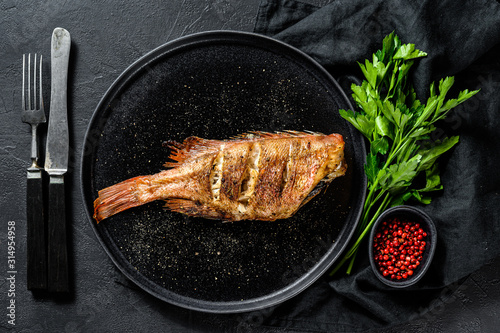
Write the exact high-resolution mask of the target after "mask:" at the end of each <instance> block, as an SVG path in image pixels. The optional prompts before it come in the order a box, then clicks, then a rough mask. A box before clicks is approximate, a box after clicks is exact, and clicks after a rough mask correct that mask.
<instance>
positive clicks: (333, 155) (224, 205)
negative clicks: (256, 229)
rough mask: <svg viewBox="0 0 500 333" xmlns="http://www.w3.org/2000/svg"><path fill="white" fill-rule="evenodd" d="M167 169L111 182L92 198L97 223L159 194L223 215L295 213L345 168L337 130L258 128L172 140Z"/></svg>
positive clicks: (183, 208)
mask: <svg viewBox="0 0 500 333" xmlns="http://www.w3.org/2000/svg"><path fill="white" fill-rule="evenodd" d="M167 145H168V146H169V147H170V148H171V149H172V153H171V155H170V157H169V158H170V159H171V160H172V162H167V163H165V165H164V166H165V167H168V168H169V169H167V170H164V171H162V172H160V173H157V174H154V175H148V176H139V177H135V178H131V179H128V180H125V181H122V182H121V183H118V184H116V185H112V186H110V187H107V188H105V189H103V190H101V191H99V193H98V198H97V199H96V200H95V201H94V218H95V220H96V221H97V222H98V223H99V222H100V221H101V220H103V219H105V218H108V217H110V216H112V215H114V214H117V213H119V212H121V211H124V210H126V209H129V208H132V207H136V206H139V205H143V204H146V203H148V202H151V201H155V200H165V201H166V205H165V206H166V208H168V209H170V210H172V211H175V212H179V213H183V214H187V215H190V216H198V217H204V218H209V219H221V220H224V221H239V220H264V221H274V220H277V219H285V218H289V217H290V216H292V215H293V214H294V213H295V212H296V211H297V210H298V209H299V208H300V207H302V206H303V205H304V204H306V203H307V202H308V201H309V200H311V199H312V198H313V197H314V196H315V195H317V194H318V193H319V192H320V190H321V188H323V187H324V186H321V185H327V184H328V183H330V182H331V181H332V180H333V179H335V178H336V177H339V176H342V175H344V174H345V172H346V168H347V165H346V164H345V161H344V140H343V138H342V136H341V135H340V134H330V135H324V134H320V133H313V132H295V131H287V132H280V133H266V132H253V133H248V134H243V135H240V136H237V137H234V138H232V139H230V140H207V139H202V138H199V137H189V138H187V139H186V140H185V141H184V142H183V143H178V142H173V141H170V142H168V143H167Z"/></svg>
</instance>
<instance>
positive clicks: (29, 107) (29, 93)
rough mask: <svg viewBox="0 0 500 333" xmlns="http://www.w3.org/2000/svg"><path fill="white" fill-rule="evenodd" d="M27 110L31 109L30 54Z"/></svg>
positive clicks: (29, 58) (29, 55) (29, 60)
mask: <svg viewBox="0 0 500 333" xmlns="http://www.w3.org/2000/svg"><path fill="white" fill-rule="evenodd" d="M28 109H31V53H29V54H28Z"/></svg>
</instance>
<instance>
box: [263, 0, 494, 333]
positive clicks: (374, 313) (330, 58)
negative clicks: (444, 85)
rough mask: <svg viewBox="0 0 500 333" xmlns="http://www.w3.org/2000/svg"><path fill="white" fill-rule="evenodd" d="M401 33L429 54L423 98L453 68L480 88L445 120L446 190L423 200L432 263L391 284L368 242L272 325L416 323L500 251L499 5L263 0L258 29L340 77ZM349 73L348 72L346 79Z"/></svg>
mask: <svg viewBox="0 0 500 333" xmlns="http://www.w3.org/2000/svg"><path fill="white" fill-rule="evenodd" d="M392 31H395V33H396V34H397V35H398V36H399V37H400V38H401V39H402V41H403V43H414V44H416V47H417V48H418V49H420V50H423V51H425V52H427V53H428V56H427V57H426V58H424V59H422V60H420V61H418V62H417V63H416V64H415V66H414V69H413V76H412V80H413V84H414V86H415V89H416V91H417V96H418V97H419V99H420V100H421V101H422V102H425V100H426V99H427V97H428V89H429V88H428V87H429V85H430V83H431V82H432V81H435V80H439V79H440V78H442V77H445V76H450V75H453V76H455V87H454V90H453V91H452V92H451V93H450V95H449V96H453V97H454V96H456V94H457V92H458V91H459V90H463V89H466V88H467V89H469V90H472V89H481V91H480V93H479V94H477V95H476V96H475V97H473V98H472V99H471V100H469V101H467V102H466V103H464V104H463V105H461V106H459V107H458V108H456V109H455V110H454V111H453V112H452V114H451V115H450V116H449V118H448V119H447V120H445V121H443V122H442V123H441V124H440V125H438V131H437V132H436V135H435V138H436V139H439V138H442V137H443V136H445V135H446V136H451V135H459V136H460V142H459V144H458V145H457V146H456V147H455V148H454V149H453V150H452V151H451V152H449V153H448V154H447V155H446V156H445V157H442V158H441V162H440V169H441V172H442V174H441V176H442V182H443V184H444V190H443V191H442V192H440V193H439V194H438V195H437V196H436V197H435V198H434V199H433V201H432V203H431V204H430V205H428V206H425V207H422V208H423V209H424V210H425V211H427V213H428V214H429V215H430V216H431V217H432V218H433V219H434V221H435V223H436V227H437V229H438V247H437V250H436V254H435V257H434V260H433V263H432V266H431V268H430V270H429V271H428V272H427V274H426V276H425V277H424V278H423V279H422V280H421V281H420V282H419V283H418V284H417V285H415V286H413V287H411V288H409V289H405V290H399V289H398V290H396V289H391V288H390V287H386V286H384V285H383V284H382V283H381V282H379V281H378V280H377V279H376V277H375V276H374V275H373V273H372V271H371V268H370V267H369V264H368V260H367V256H368V252H367V248H366V245H365V247H364V248H361V250H360V251H359V254H358V258H357V261H356V263H355V268H354V271H353V273H352V274H351V275H350V276H347V275H345V274H344V273H343V272H344V271H345V269H344V270H342V271H341V272H340V273H338V274H336V275H335V276H334V277H329V276H328V275H325V276H323V277H322V278H321V279H320V280H319V281H318V282H317V283H315V284H314V285H313V286H312V287H310V288H309V289H308V290H306V291H305V292H303V293H302V294H300V295H299V296H297V297H295V298H293V299H291V300H289V301H287V302H285V303H284V304H282V305H280V306H278V307H276V308H275V309H272V310H269V311H265V312H262V314H261V317H259V318H261V320H260V322H262V323H264V324H265V325H266V326H268V327H269V326H271V327H287V328H291V329H298V330H311V331H315V330H317V331H329V332H330V331H358V330H364V329H369V328H374V327H381V326H384V325H389V324H394V323H399V322H404V321H409V320H411V319H413V318H416V317H418V316H419V315H422V314H424V313H425V312H426V311H432V309H433V307H436V306H445V305H446V302H447V298H449V297H450V295H452V292H453V291H454V290H455V289H456V288H457V287H459V286H460V281H461V279H463V278H464V277H466V276H467V275H469V274H470V273H472V272H473V271H475V270H477V269H478V268H480V267H481V266H482V265H484V264H486V263H487V262H488V261H490V260H491V259H493V258H495V257H496V256H498V255H499V254H500V239H499V238H500V208H499V207H500V195H499V192H500V176H499V171H498V168H499V166H500V137H499V133H500V44H499V42H500V5H499V3H497V2H496V1H492V0H478V1H470V2H463V3H460V2H457V1H455V0H445V1H423V2H420V1H412V0H406V1H405V0H392V1H390V0H389V1H387V0H370V1H363V0H351V1H340V0H339V1H334V2H333V3H331V4H328V5H326V6H324V7H321V8H319V7H315V6H312V5H310V4H306V3H302V2H298V1H288V0H264V1H262V3H261V5H260V9H259V13H258V17H257V21H256V24H255V32H257V33H261V34H265V35H269V36H273V37H275V38H277V39H279V40H282V41H284V42H286V43H288V44H291V45H293V46H295V47H297V48H299V49H301V50H302V51H304V52H306V53H307V54H309V55H310V56H312V57H313V58H315V59H316V60H317V61H318V62H319V63H321V64H322V65H323V66H325V68H326V69H327V70H329V71H330V73H331V74H332V75H333V76H334V77H336V78H338V79H339V80H340V81H341V83H342V86H343V87H344V89H345V90H346V93H347V94H348V95H349V96H350V95H351V91H350V88H349V82H350V81H351V80H352V78H353V77H354V78H357V79H362V73H361V71H360V69H359V67H358V65H357V63H356V62H357V61H364V59H366V58H370V59H371V54H372V53H374V52H375V51H376V50H378V49H379V48H381V42H382V40H383V38H384V37H385V36H386V35H387V34H389V33H390V32H392ZM345 78H350V79H347V80H346V79H345Z"/></svg>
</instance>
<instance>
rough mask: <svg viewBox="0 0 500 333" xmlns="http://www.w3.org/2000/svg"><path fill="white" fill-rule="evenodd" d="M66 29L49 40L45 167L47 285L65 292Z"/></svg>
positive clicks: (66, 255)
mask: <svg viewBox="0 0 500 333" xmlns="http://www.w3.org/2000/svg"><path fill="white" fill-rule="evenodd" d="M70 47H71V37H70V34H69V32H68V31H67V30H66V29H63V28H55V29H54V31H53V33H52V41H51V92H50V117H49V125H48V130H47V143H46V147H45V149H46V152H45V171H46V172H47V173H48V174H49V176H50V180H49V207H48V208H49V209H48V221H47V246H48V249H47V254H48V258H47V261H48V267H47V274H48V275H47V287H48V290H49V291H52V292H68V291H69V279H68V249H67V235H66V232H67V228H66V205H65V186H64V175H65V174H66V172H67V171H68V156H69V130H68V110H67V109H68V108H67V82H68V64H69V53H70Z"/></svg>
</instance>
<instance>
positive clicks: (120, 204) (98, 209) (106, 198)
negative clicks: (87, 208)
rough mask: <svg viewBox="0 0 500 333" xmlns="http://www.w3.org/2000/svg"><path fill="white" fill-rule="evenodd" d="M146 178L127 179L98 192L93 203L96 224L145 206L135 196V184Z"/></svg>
mask: <svg viewBox="0 0 500 333" xmlns="http://www.w3.org/2000/svg"><path fill="white" fill-rule="evenodd" d="M146 178H148V176H139V177H135V178H131V179H127V180H125V181H122V182H121V183H118V184H115V185H112V186H109V187H106V188H105V189H102V190H100V191H99V193H98V194H99V196H98V197H97V199H95V201H94V219H95V220H96V221H97V223H99V222H100V221H102V220H104V219H105V218H108V217H110V216H112V215H115V214H117V213H119V212H122V211H124V210H126V209H129V208H132V207H136V206H140V205H142V204H145V203H146V202H144V201H142V200H140V199H139V196H138V195H137V183H138V182H141V181H144V180H145V179H146ZM149 201H152V200H149Z"/></svg>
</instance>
